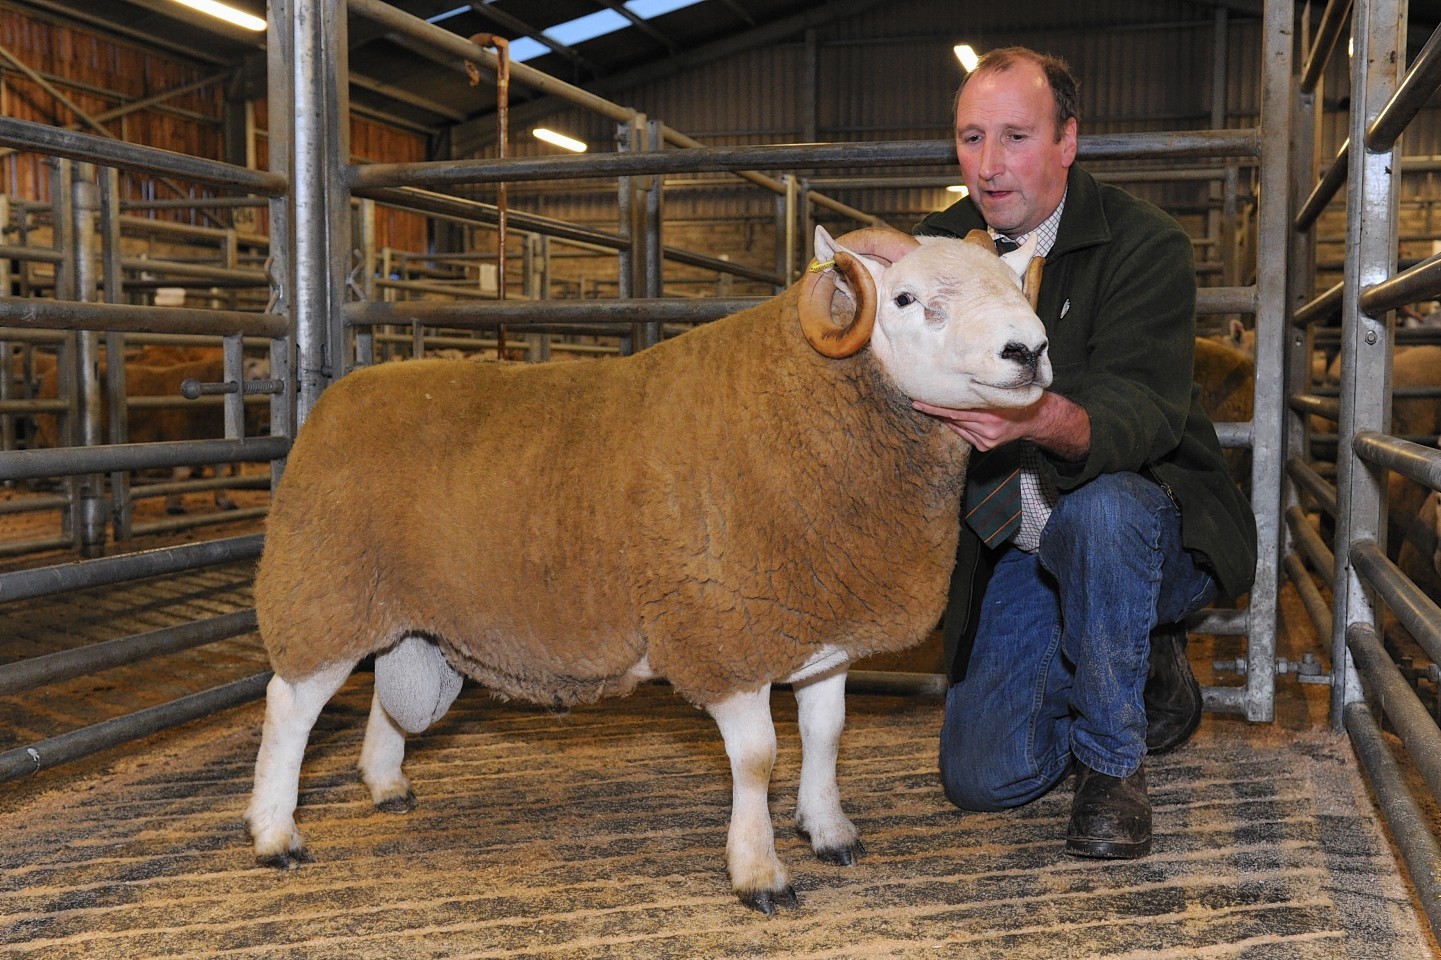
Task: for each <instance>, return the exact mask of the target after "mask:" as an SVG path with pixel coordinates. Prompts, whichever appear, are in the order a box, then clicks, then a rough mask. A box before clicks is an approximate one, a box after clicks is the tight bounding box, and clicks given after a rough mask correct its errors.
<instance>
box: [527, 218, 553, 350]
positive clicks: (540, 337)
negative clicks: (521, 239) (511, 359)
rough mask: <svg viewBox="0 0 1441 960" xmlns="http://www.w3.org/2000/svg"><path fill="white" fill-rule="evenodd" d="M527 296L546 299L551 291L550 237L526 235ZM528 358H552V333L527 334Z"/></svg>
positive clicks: (534, 234) (529, 298) (531, 298)
mask: <svg viewBox="0 0 1441 960" xmlns="http://www.w3.org/2000/svg"><path fill="white" fill-rule="evenodd" d="M524 264H525V298H526V299H527V300H544V299H546V298H547V296H548V295H549V291H550V275H549V271H550V237H546V236H542V235H541V234H538V233H527V234H526V235H525V260H524ZM525 339H526V359H527V360H529V361H530V362H531V363H544V362H545V361H547V360H549V359H550V334H548V333H530V334H526V338H525Z"/></svg>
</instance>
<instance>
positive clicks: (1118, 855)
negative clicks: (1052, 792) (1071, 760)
mask: <svg viewBox="0 0 1441 960" xmlns="http://www.w3.org/2000/svg"><path fill="white" fill-rule="evenodd" d="M1066 852H1067V853H1069V854H1071V855H1072V856H1076V857H1098V858H1101V859H1105V860H1134V859H1135V858H1137V857H1144V856H1145V855H1146V854H1148V853H1150V852H1151V798H1150V797H1148V796H1147V795H1146V768H1145V765H1144V764H1143V765H1142V766H1141V767H1139V768H1138V769H1137V770H1136V772H1135V773H1133V774H1131V775H1130V776H1129V777H1108V776H1106V775H1105V774H1104V773H1100V772H1098V771H1096V770H1092V769H1091V768H1090V767H1088V766H1086V765H1085V764H1083V763H1081V762H1080V761H1077V762H1076V794H1075V798H1074V799H1072V801H1071V825H1070V826H1069V827H1068V828H1067V830H1066Z"/></svg>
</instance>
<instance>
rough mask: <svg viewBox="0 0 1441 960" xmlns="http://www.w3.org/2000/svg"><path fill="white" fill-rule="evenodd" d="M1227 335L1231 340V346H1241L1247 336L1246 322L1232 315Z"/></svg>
mask: <svg viewBox="0 0 1441 960" xmlns="http://www.w3.org/2000/svg"><path fill="white" fill-rule="evenodd" d="M1226 337H1227V339H1228V340H1229V341H1230V343H1231V346H1233V347H1239V346H1240V345H1241V342H1242V341H1243V340H1245V338H1246V326H1245V324H1243V323H1241V321H1240V320H1237V319H1236V318H1235V317H1232V318H1231V322H1230V324H1229V325H1228V326H1227V328H1226Z"/></svg>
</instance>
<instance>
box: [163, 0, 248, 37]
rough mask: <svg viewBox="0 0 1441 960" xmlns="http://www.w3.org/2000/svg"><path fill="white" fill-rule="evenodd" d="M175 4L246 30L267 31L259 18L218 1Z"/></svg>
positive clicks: (189, 0)
mask: <svg viewBox="0 0 1441 960" xmlns="http://www.w3.org/2000/svg"><path fill="white" fill-rule="evenodd" d="M175 2H176V3H178V4H181V5H182V6H186V7H189V8H190V9H191V10H199V11H200V12H201V13H208V14H210V15H211V16H212V17H218V18H219V19H221V20H224V21H225V22H226V23H233V24H235V26H237V27H243V28H245V29H246V30H254V31H256V32H259V31H261V30H264V29H265V21H264V20H262V19H260V18H259V17H252V16H251V15H250V14H248V13H246V12H245V11H243V10H237V9H235V8H234V7H227V6H226V5H225V4H223V3H219V2H218V0H175Z"/></svg>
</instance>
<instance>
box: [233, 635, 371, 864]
mask: <svg viewBox="0 0 1441 960" xmlns="http://www.w3.org/2000/svg"><path fill="white" fill-rule="evenodd" d="M353 669H355V664H354V663H337V664H331V665H329V666H326V667H322V668H321V669H320V670H319V671H317V672H316V673H313V674H311V675H310V676H308V677H306V678H305V679H303V680H298V681H296V682H295V683H291V682H289V681H287V680H284V679H282V678H281V677H280V675H279V674H277V675H276V676H274V677H271V679H270V684H269V686H268V687H266V695H265V727H264V729H263V731H262V732H261V736H260V754H259V756H258V757H257V758H256V760H255V791H254V793H252V794H251V796H250V806H249V808H248V809H247V810H246V814H245V822H246V823H247V824H248V825H249V826H250V835H251V836H252V837H253V838H254V839H255V859H256V860H257V861H259V862H260V863H262V864H265V865H266V866H272V867H279V868H281V869H286V870H289V869H294V868H295V867H297V866H299V865H300V864H302V863H305V862H307V861H309V859H310V856H309V854H307V853H306V850H305V841H304V839H303V838H302V837H301V836H300V831H299V830H297V829H296V827H295V806H296V803H297V801H298V796H299V792H300V764H301V761H302V760H303V759H304V757H305V744H306V742H307V741H308V740H309V739H310V729H311V727H313V726H315V720H316V718H317V717H319V716H320V711H321V710H322V709H323V708H324V707H325V704H326V703H327V702H329V700H330V698H331V697H332V696H334V695H335V691H337V690H339V689H340V685H341V684H342V683H344V682H345V678H346V677H348V676H350V671H351V670H353Z"/></svg>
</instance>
